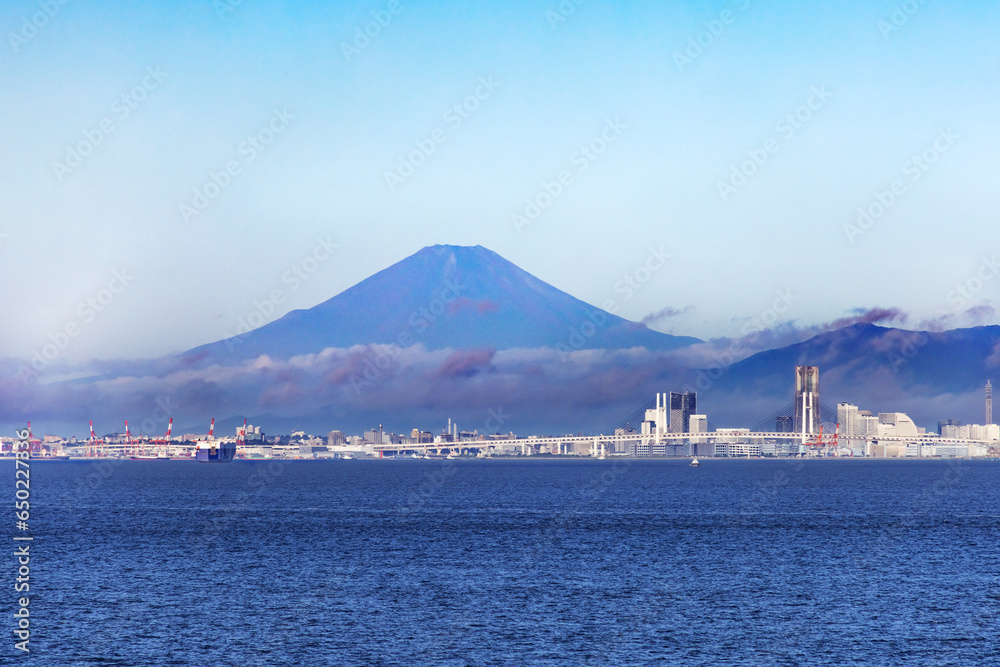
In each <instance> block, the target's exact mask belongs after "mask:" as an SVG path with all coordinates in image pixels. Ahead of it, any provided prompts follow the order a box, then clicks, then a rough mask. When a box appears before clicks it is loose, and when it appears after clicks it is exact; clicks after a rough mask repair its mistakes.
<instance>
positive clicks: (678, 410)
mask: <svg viewBox="0 0 1000 667" xmlns="http://www.w3.org/2000/svg"><path fill="white" fill-rule="evenodd" d="M696 412H698V394H696V393H695V392H693V391H685V392H684V393H683V394H681V393H678V392H674V391H672V392H670V432H671V433H690V432H691V415H693V414H695V413H696Z"/></svg>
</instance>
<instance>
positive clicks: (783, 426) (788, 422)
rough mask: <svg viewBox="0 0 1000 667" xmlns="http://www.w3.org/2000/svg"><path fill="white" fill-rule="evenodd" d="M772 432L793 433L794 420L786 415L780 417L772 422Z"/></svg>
mask: <svg viewBox="0 0 1000 667" xmlns="http://www.w3.org/2000/svg"><path fill="white" fill-rule="evenodd" d="M774 432H775V433H794V432H795V420H793V419H792V418H791V417H788V416H786V415H782V416H780V417H778V418H777V419H775V420H774Z"/></svg>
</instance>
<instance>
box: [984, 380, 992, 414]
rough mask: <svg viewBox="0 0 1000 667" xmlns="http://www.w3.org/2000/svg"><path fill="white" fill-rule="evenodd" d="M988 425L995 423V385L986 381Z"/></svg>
mask: <svg viewBox="0 0 1000 667" xmlns="http://www.w3.org/2000/svg"><path fill="white" fill-rule="evenodd" d="M986 423H987V424H992V423H993V385H992V384H990V381H989V380H987V381H986Z"/></svg>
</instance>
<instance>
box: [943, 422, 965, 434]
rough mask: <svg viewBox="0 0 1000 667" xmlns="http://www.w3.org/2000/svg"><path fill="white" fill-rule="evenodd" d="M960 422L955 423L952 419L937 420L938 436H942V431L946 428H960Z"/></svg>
mask: <svg viewBox="0 0 1000 667" xmlns="http://www.w3.org/2000/svg"><path fill="white" fill-rule="evenodd" d="M961 425H962V422H960V421H955V420H954V419H939V420H938V435H944V429H945V427H947V426H961Z"/></svg>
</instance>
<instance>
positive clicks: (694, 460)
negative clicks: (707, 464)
mask: <svg viewBox="0 0 1000 667" xmlns="http://www.w3.org/2000/svg"><path fill="white" fill-rule="evenodd" d="M700 465H701V464H700V463H698V459H697V458H693V459H691V463H689V464H688V466H689V467H691V468H697V467H698V466H700Z"/></svg>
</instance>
